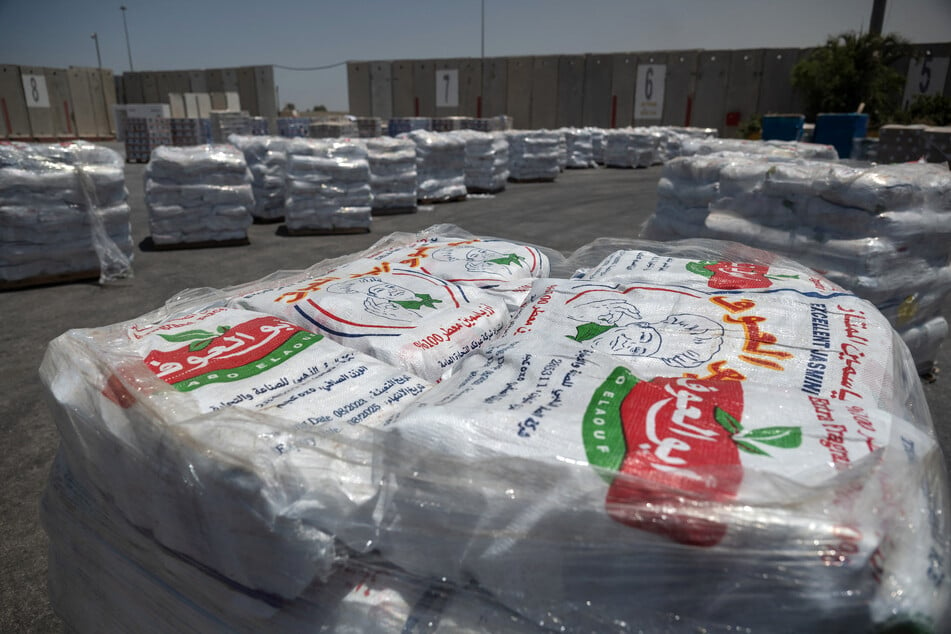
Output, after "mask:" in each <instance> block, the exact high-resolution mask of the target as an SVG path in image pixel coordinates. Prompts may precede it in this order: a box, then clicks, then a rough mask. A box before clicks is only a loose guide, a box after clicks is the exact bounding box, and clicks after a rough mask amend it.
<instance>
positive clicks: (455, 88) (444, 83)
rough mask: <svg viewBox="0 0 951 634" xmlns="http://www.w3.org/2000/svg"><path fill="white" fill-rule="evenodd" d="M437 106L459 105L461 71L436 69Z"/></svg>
mask: <svg viewBox="0 0 951 634" xmlns="http://www.w3.org/2000/svg"><path fill="white" fill-rule="evenodd" d="M436 107H437V108H458V107H459V71H458V70H456V69H451V70H437V71H436Z"/></svg>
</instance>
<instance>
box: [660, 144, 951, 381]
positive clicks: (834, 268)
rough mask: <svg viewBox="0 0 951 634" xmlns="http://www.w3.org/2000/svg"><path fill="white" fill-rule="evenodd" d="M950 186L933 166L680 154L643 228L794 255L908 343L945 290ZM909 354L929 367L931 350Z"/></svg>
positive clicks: (950, 178) (949, 269) (949, 288)
mask: <svg viewBox="0 0 951 634" xmlns="http://www.w3.org/2000/svg"><path fill="white" fill-rule="evenodd" d="M949 192H951V173H949V172H948V169H947V168H946V167H945V166H940V165H928V164H904V165H877V166H876V165H870V166H852V165H845V164H841V163H837V162H825V161H809V160H803V159H787V158H783V157H782V156H778V157H777V156H765V157H764V156H761V155H757V154H749V155H748V154H740V153H736V152H727V153H721V154H709V155H705V156H695V157H685V158H678V159H675V160H672V161H670V162H668V163H667V164H666V165H665V167H664V171H663V175H662V177H661V179H660V182H659V183H658V189H657V194H658V205H657V209H656V210H655V213H654V214H653V215H652V216H651V217H650V218H649V219H648V221H647V224H646V225H645V227H644V229H643V230H642V233H641V235H642V236H643V237H645V238H650V239H674V238H690V237H704V238H717V239H721V240H735V241H738V242H743V243H744V244H749V245H751V246H754V247H759V248H763V249H768V250H771V251H775V252H778V253H782V254H784V255H786V256H789V257H793V258H796V259H797V260H798V261H800V262H802V263H803V264H805V265H806V266H809V267H811V268H813V269H815V270H816V271H819V272H820V273H821V274H823V275H824V276H826V277H828V278H829V279H830V280H832V281H834V282H836V283H837V284H840V285H842V286H843V287H845V288H847V289H849V290H851V291H852V292H855V293H856V294H858V295H860V296H861V297H863V298H865V299H867V300H869V301H871V302H872V303H874V304H875V305H876V306H877V307H878V308H879V309H880V310H881V311H882V312H883V313H884V314H885V315H886V317H888V319H889V321H890V322H891V323H892V325H893V326H894V327H895V328H896V329H897V330H898V331H899V332H900V333H901V334H902V335H903V336H904V335H905V333H906V332H907V333H908V337H909V343H911V342H912V340H914V341H919V340H920V331H915V332H914V333H913V332H911V331H912V330H913V329H916V328H919V327H920V326H922V325H923V324H925V323H926V322H928V321H929V320H931V319H933V318H934V317H935V316H936V315H938V313H939V312H940V311H941V308H942V306H943V303H944V301H945V299H946V298H947V296H948V295H949V293H951V247H949V245H951V194H949ZM929 332H938V331H934V330H933V329H932V330H931V331H929ZM928 340H929V341H931V342H936V343H940V339H938V340H937V341H936V339H935V336H934V335H929V338H928ZM912 349H913V352H914V354H915V359H916V360H917V362H918V365H919V366H920V367H922V368H930V366H931V363H932V362H933V361H934V354H935V350H936V349H937V346H936V345H935V346H921V345H917V344H916V345H914V346H912Z"/></svg>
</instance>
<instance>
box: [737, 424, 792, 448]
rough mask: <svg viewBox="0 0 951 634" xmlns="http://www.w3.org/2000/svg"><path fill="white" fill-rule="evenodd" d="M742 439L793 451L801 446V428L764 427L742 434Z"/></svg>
mask: <svg viewBox="0 0 951 634" xmlns="http://www.w3.org/2000/svg"><path fill="white" fill-rule="evenodd" d="M743 438H744V439H746V440H755V441H756V442H761V443H763V444H766V445H772V446H773V447H781V448H783V449H795V448H796V447H798V446H799V445H801V444H802V428H801V427H764V428H762V429H754V430H751V431H749V432H747V433H745V434H743Z"/></svg>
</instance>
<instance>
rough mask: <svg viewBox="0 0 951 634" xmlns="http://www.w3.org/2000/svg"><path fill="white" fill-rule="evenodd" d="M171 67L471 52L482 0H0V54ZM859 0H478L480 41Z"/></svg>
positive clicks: (549, 40)
mask: <svg viewBox="0 0 951 634" xmlns="http://www.w3.org/2000/svg"><path fill="white" fill-rule="evenodd" d="M123 1H124V3H125V5H126V7H127V11H126V18H127V21H128V25H129V38H130V40H131V44H132V61H133V64H134V65H135V69H136V70H184V69H191V68H218V67H227V66H250V65H262V64H283V65H287V66H318V65H325V64H333V63H335V62H345V61H348V60H385V59H429V58H440V57H470V56H471V57H478V56H479V53H480V42H481V37H480V15H481V6H482V2H481V0H389V1H386V0H364V1H361V0H350V1H337V2H320V1H319V0H310V1H308V0H286V1H282V0H271V1H266V0H254V1H253V2H252V1H250V0H227V1H225V0H220V1H216V0H167V1H165V0H149V1H146V0H119V1H117V2H115V3H111V2H108V1H105V2H104V1H102V0H0V63H3V64H17V65H22V66H52V67H58V68H65V67H68V66H95V65H96V49H95V43H94V42H93V40H92V38H91V37H90V36H91V34H92V33H93V32H97V33H98V36H99V46H100V50H101V54H102V64H103V66H104V67H107V68H111V69H112V70H113V71H115V72H116V73H121V72H125V71H127V70H128V69H129V62H128V56H127V54H126V44H125V35H124V33H123V29H122V14H121V12H120V10H119V6H120V4H122V3H123ZM871 10H872V0H786V1H781V0H653V1H651V2H635V1H633V0H586V1H578V0H571V1H568V0H485V54H486V56H488V57H492V56H507V55H550V54H557V53H569V54H573V53H606V52H625V51H651V50H671V49H689V48H706V49H717V48H759V47H800V46H813V45H817V44H821V43H822V42H824V41H825V39H826V36H827V35H829V34H834V33H839V32H842V31H847V30H853V31H858V30H867V29H868V22H869V17H870V16H871ZM885 31H886V32H898V33H900V34H902V35H904V36H905V37H907V38H908V39H910V40H911V41H912V42H947V41H951V0H889V2H888V9H887V13H886V16H885ZM276 80H277V84H278V87H279V90H280V100H281V102H282V103H286V102H288V101H290V102H294V103H295V104H297V106H298V107H302V108H304V107H310V106H313V105H316V104H325V105H326V106H327V107H328V108H330V109H331V110H346V108H347V74H346V67H345V66H340V67H337V68H333V69H330V70H323V71H314V72H292V71H285V70H278V71H276Z"/></svg>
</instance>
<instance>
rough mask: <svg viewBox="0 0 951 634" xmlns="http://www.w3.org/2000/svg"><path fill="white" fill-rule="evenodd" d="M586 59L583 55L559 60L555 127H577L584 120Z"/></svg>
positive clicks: (563, 57)
mask: <svg viewBox="0 0 951 634" xmlns="http://www.w3.org/2000/svg"><path fill="white" fill-rule="evenodd" d="M585 83H586V82H585V59H584V56H582V55H562V56H560V57H559V58H558V102H557V107H556V109H555V110H556V117H555V127H558V128H563V127H569V126H571V127H577V126H581V125H582V121H583V119H584V91H585Z"/></svg>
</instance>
